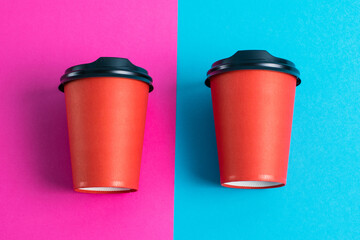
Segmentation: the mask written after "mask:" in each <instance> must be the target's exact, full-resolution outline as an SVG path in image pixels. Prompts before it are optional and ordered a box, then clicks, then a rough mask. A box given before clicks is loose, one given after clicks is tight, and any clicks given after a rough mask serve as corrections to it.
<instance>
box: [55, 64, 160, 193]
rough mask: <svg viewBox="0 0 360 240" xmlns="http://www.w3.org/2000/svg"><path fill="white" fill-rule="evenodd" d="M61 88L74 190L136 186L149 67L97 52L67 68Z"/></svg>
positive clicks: (149, 87)
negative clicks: (94, 57) (98, 55)
mask: <svg viewBox="0 0 360 240" xmlns="http://www.w3.org/2000/svg"><path fill="white" fill-rule="evenodd" d="M60 81H61V84H60V86H59V90H60V91H63V92H64V93H65V102H66V112H67V120H68V130H69V143H70V154H71V165H72V174H73V184H74V189H75V191H77V192H86V193H116V192H133V191H136V190H138V186H139V175H140V163H141V155H142V148H143V139H144V129H145V116H146V108H147V103H148V95H149V92H151V91H152V90H153V85H152V79H151V77H150V76H149V75H148V72H147V71H146V70H145V69H143V68H140V67H137V66H135V65H134V64H132V63H131V62H130V61H129V60H128V59H126V58H113V57H101V58H99V59H97V60H96V61H95V62H92V63H88V64H81V65H77V66H74V67H71V68H69V69H67V70H66V72H65V74H64V75H63V76H62V77H61V80H60Z"/></svg>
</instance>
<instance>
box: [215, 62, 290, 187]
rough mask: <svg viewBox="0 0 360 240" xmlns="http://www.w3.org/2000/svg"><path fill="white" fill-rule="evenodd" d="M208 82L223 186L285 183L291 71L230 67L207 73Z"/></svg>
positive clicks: (255, 185) (279, 184)
mask: <svg viewBox="0 0 360 240" xmlns="http://www.w3.org/2000/svg"><path fill="white" fill-rule="evenodd" d="M210 83H211V95H212V103H213V111H214V120H215V131H216V139H217V149H218V158H219V166H220V181H221V184H222V186H225V187H233V188H271V187H280V186H284V185H285V184H286V175H287V166H288V157H289V147H290V135H291V125H292V116H293V108H294V99H295V88H296V83H297V79H296V77H295V76H293V75H290V74H287V73H283V72H277V71H271V70H262V69H252V70H235V71H229V72H224V73H221V74H217V75H214V76H211V77H210Z"/></svg>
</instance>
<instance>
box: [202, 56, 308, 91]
mask: <svg viewBox="0 0 360 240" xmlns="http://www.w3.org/2000/svg"><path fill="white" fill-rule="evenodd" d="M245 69H264V70H272V71H278V72H283V73H288V74H291V75H293V76H295V77H296V79H297V81H296V86H298V85H299V84H300V83H301V80H300V72H299V70H298V69H296V68H295V64H294V63H293V62H290V61H289V60H286V59H282V58H277V57H274V56H273V55H271V54H270V53H268V52H267V51H265V50H244V51H237V52H236V53H235V54H234V55H232V56H231V57H229V58H225V59H222V60H219V61H217V62H215V63H214V64H213V65H212V66H211V69H210V70H209V71H208V72H207V79H206V81H205V84H206V86H208V87H210V77H212V76H214V75H216V74H220V73H224V72H229V71H234V70H245Z"/></svg>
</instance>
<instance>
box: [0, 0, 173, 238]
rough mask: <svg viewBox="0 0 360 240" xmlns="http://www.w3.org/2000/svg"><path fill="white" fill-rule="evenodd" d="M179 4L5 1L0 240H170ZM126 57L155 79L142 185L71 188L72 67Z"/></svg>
mask: <svg viewBox="0 0 360 240" xmlns="http://www.w3.org/2000/svg"><path fill="white" fill-rule="evenodd" d="M176 18H177V2H176V1H175V0H170V1H169V0H156V1H145V0H141V1H114V0H102V1H84V0H81V1H72V0H71V1H70V0H66V1H43V0H42V1H5V2H2V5H1V7H0V80H1V97H0V99H1V101H0V109H1V118H0V121H1V131H0V147H1V151H0V162H1V174H0V182H1V184H0V195H1V197H0V239H77V240H81V239H87V240H91V239H171V238H172V233H173V195H174V191H173V190H174V179H173V178H174V154H175V152H174V150H175V96H176V29H177V27H176ZM99 56H114V57H127V58H129V59H130V60H131V61H132V62H133V63H134V64H136V65H138V66H141V67H144V68H145V69H147V70H148V71H149V74H150V76H152V77H153V79H154V86H155V90H154V91H153V92H152V93H151V94H150V96H149V105H148V114H147V122H146V130H145V141H144V151H143V161H142V169H141V177H140V190H139V191H138V192H136V193H128V194H109V195H91V194H81V193H75V192H74V191H73V190H72V180H71V168H70V156H69V149H68V135H67V126H66V115H65V100H64V96H63V93H61V92H59V91H58V90H57V86H58V83H59V78H60V76H61V75H62V74H63V72H64V70H65V69H66V68H68V67H70V66H71V65H76V64H80V63H86V62H91V61H94V60H95V59H97V58H98V57H99Z"/></svg>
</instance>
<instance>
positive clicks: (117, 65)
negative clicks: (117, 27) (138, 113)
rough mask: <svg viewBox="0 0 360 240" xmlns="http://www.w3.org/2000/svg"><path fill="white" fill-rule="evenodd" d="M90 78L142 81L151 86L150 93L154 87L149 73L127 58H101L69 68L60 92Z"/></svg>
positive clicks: (61, 80)
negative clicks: (76, 82)
mask: <svg viewBox="0 0 360 240" xmlns="http://www.w3.org/2000/svg"><path fill="white" fill-rule="evenodd" d="M88 77H124V78H132V79H136V80H140V81H143V82H146V83H147V84H149V92H151V91H152V90H153V89H154V87H153V85H152V82H153V81H152V79H151V77H150V76H149V75H148V72H147V71H146V70H145V69H143V68H141V67H138V66H135V65H134V64H132V63H131V62H130V61H129V59H127V58H116V57H100V58H98V59H97V60H96V61H95V62H91V63H87V64H81V65H76V66H73V67H71V68H68V69H67V70H66V71H65V74H64V75H63V76H62V77H61V79H60V85H59V90H60V91H62V92H64V84H65V83H67V82H70V81H73V80H76V79H80V78H88Z"/></svg>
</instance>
